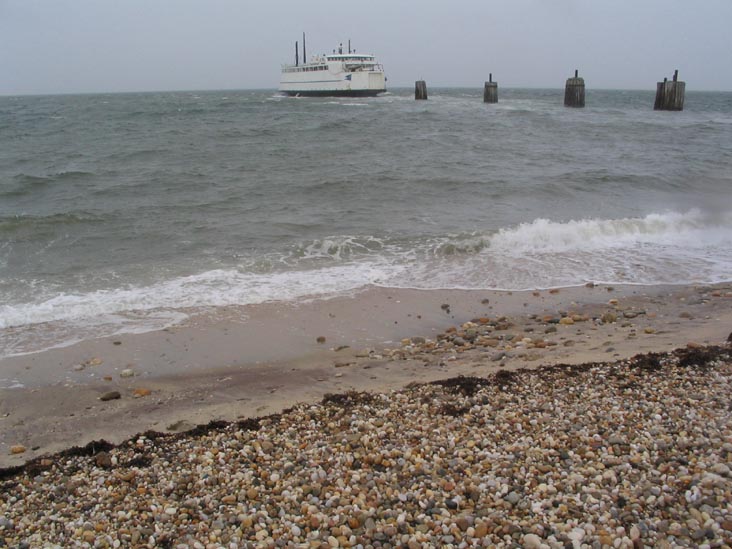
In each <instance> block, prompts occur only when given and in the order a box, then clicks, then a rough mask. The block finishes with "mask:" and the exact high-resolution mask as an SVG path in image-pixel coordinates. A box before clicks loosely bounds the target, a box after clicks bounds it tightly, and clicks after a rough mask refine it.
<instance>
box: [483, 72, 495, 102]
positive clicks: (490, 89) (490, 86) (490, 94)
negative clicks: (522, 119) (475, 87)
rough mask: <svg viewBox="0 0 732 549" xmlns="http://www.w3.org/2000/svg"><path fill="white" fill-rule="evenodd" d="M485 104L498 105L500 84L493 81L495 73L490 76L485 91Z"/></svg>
mask: <svg viewBox="0 0 732 549" xmlns="http://www.w3.org/2000/svg"><path fill="white" fill-rule="evenodd" d="M483 103H498V82H494V81H493V73H490V74H488V82H486V83H485V88H484V89H483Z"/></svg>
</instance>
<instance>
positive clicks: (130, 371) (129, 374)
mask: <svg viewBox="0 0 732 549" xmlns="http://www.w3.org/2000/svg"><path fill="white" fill-rule="evenodd" d="M134 375H135V371H134V370H133V369H132V368H125V369H124V370H122V371H121V372H120V373H119V377H134Z"/></svg>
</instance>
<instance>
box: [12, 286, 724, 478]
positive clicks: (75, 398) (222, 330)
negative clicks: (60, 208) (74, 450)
mask: <svg viewBox="0 0 732 549" xmlns="http://www.w3.org/2000/svg"><path fill="white" fill-rule="evenodd" d="M614 300H616V301H614ZM606 314H609V315H610V316H607V317H606V318H605V320H603V315H606ZM613 315H614V318H613ZM504 317H505V318H504ZM563 317H564V318H567V319H572V318H574V319H576V320H572V323H571V324H570V323H569V320H566V321H562V320H561V319H562V318H563ZM243 318H246V319H245V320H242V319H243ZM502 318H503V319H504V320H500V319H502ZM481 319H482V320H481ZM471 320H476V321H477V322H475V323H474V325H473V326H470V325H468V326H467V327H466V326H465V323H466V322H470V321H471ZM483 321H484V322H485V323H484V324H481V322H483ZM565 322H566V323H565ZM730 327H732V284H729V283H726V284H717V285H709V286H650V287H649V286H642V287H639V286H614V287H611V286H606V285H596V286H594V287H572V288H562V289H550V290H537V291H525V292H500V291H483V290H427V291H422V290H395V289H386V288H376V287H372V288H368V289H367V290H365V291H364V292H361V293H360V294H358V295H356V296H350V297H338V298H333V299H329V300H318V301H312V302H307V303H300V304H266V305H262V306H257V307H249V308H247V310H246V315H244V314H243V311H242V309H241V308H226V310H222V311H217V318H216V319H213V320H211V319H202V318H200V319H198V320H196V321H194V322H191V323H190V325H188V326H185V327H181V328H177V329H168V330H162V331H159V332H150V333H147V334H130V335H123V336H115V337H113V338H103V339H100V340H94V341H87V342H83V343H81V344H77V345H73V346H71V347H66V348H63V349H53V350H50V351H46V352H43V353H36V354H34V355H26V356H23V357H13V358H11V359H4V360H2V361H0V368H2V371H3V372H5V374H4V375H7V374H8V372H14V373H15V375H18V374H25V375H26V376H27V379H29V380H35V384H33V383H29V387H28V388H26V389H3V390H0V396H1V397H2V399H0V418H1V419H0V434H1V435H2V436H0V467H12V466H17V465H20V464H21V463H23V462H25V461H27V460H31V459H35V458H38V457H39V456H42V455H48V454H51V453H54V452H57V451H60V450H63V449H65V448H69V447H72V446H84V445H85V444H87V443H88V442H90V441H92V440H99V439H104V440H109V441H110V442H112V443H118V442H121V441H122V440H124V439H126V438H128V437H129V436H132V435H134V434H135V433H139V432H144V431H147V430H155V431H160V432H180V431H185V430H187V429H190V428H193V427H194V426H195V425H199V424H207V423H209V422H210V421H213V420H226V421H236V420H239V419H245V418H251V417H258V416H263V415H269V414H273V413H279V412H281V411H282V410H283V409H286V408H289V407H291V406H293V405H294V404H296V403H301V402H318V401H320V400H321V399H322V398H323V397H324V396H325V395H326V394H329V393H330V394H340V393H345V392H348V391H359V392H361V391H368V392H387V391H389V390H391V389H398V388H401V387H403V386H406V385H408V384H410V383H429V382H431V381H435V380H438V379H446V378H453V377H456V376H459V375H464V376H485V375H489V374H491V373H494V372H497V371H499V370H503V369H506V370H513V369H519V368H535V367H537V366H538V365H542V366H545V365H551V364H558V363H565V364H580V363H588V362H602V361H612V360H622V359H627V358H629V357H631V356H634V355H636V354H639V353H644V352H662V351H669V350H671V349H674V348H678V347H684V346H686V345H687V344H692V345H713V344H719V343H721V342H723V341H725V339H726V337H727V335H728V334H729V331H730ZM451 328H452V329H454V332H453V331H450V330H451ZM482 329H484V331H485V333H482V334H475V335H476V337H475V338H474V341H472V342H470V341H465V340H464V338H460V339H462V340H463V343H465V345H461V344H456V341H455V337H459V335H458V334H462V335H463V336H465V335H466V332H468V331H469V330H473V331H477V332H480V331H481V330H482ZM469 335H471V336H472V335H474V334H472V332H471V333H470V334H469ZM318 338H325V342H324V343H318ZM440 338H442V339H440ZM457 343H461V342H460V341H459V340H458V341H457ZM27 367H30V369H29V370H26V369H25V368H27ZM75 368H76V369H75ZM10 375H13V374H12V373H11V374H10ZM128 376H129V377H128ZM42 380H46V381H49V380H50V381H51V383H48V384H46V385H43V384H41V383H40V382H41V381H42ZM113 391H117V392H118V393H119V398H117V399H113V400H109V401H100V400H99V397H100V396H102V395H103V394H105V393H110V392H113ZM13 445H22V446H24V447H25V448H26V451H25V452H23V453H20V454H10V453H9V452H10V447H11V446H13Z"/></svg>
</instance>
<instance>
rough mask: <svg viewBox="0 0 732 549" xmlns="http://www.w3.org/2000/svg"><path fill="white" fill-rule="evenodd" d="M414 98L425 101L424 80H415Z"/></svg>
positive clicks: (425, 88) (425, 87)
mask: <svg viewBox="0 0 732 549" xmlns="http://www.w3.org/2000/svg"><path fill="white" fill-rule="evenodd" d="M414 98H415V99H427V83H426V82H425V81H424V80H417V81H416V82H415V83H414Z"/></svg>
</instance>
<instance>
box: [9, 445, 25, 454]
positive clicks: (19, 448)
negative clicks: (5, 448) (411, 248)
mask: <svg viewBox="0 0 732 549" xmlns="http://www.w3.org/2000/svg"><path fill="white" fill-rule="evenodd" d="M24 452H25V446H23V445H22V444H16V445H15V446H11V447H10V453H11V454H13V455H15V454H22V453H24Z"/></svg>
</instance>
